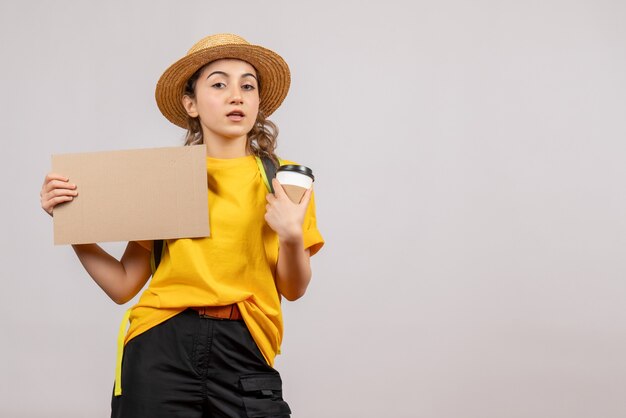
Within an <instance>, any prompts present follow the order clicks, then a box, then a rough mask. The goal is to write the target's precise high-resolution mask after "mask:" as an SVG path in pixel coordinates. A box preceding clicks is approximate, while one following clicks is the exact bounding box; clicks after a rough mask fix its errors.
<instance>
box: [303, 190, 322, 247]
mask: <svg viewBox="0 0 626 418" xmlns="http://www.w3.org/2000/svg"><path fill="white" fill-rule="evenodd" d="M302 230H303V238H304V248H305V249H307V248H308V249H309V252H310V255H314V254H315V253H317V252H318V251H319V250H320V249H321V248H322V246H324V238H322V234H321V233H320V231H319V230H318V229H317V219H316V217H315V192H313V194H312V195H311V201H310V202H309V207H308V208H307V211H306V214H305V216H304V222H303V223H302Z"/></svg>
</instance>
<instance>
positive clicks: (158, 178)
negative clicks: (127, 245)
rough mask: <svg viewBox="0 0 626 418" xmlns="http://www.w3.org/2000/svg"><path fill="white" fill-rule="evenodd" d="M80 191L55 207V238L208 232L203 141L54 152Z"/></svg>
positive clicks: (55, 162) (56, 165)
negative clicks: (184, 144)
mask: <svg viewBox="0 0 626 418" xmlns="http://www.w3.org/2000/svg"><path fill="white" fill-rule="evenodd" d="M52 171H53V172H54V173H58V174H61V175H64V176H66V177H69V179H70V183H73V184H76V186H77V191H78V196H77V197H76V198H75V199H74V200H73V201H71V202H68V203H63V204H61V205H59V206H57V207H55V208H54V218H53V219H54V243H55V244H57V245H58V244H85V243H93V242H107V241H137V240H152V239H167V238H193V237H206V236H209V215H208V213H209V209H208V190H207V174H206V148H205V147H204V146H203V145H197V146H187V147H173V148H153V149H138V150H125V151H107V152H92V153H81V154H61V155H53V156H52Z"/></svg>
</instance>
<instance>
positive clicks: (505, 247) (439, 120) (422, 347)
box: [0, 0, 626, 418]
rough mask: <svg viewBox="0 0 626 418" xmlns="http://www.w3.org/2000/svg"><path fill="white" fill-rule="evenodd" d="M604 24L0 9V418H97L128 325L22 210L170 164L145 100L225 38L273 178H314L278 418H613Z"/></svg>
mask: <svg viewBox="0 0 626 418" xmlns="http://www.w3.org/2000/svg"><path fill="white" fill-rule="evenodd" d="M182 4H185V5H187V8H186V9H182V8H181V5H182ZM625 18H626V3H624V2H622V1H618V0H613V1H610V0H593V1H592V0H580V1H565V0H542V1H518V2H512V1H509V2H505V1H500V2H498V1H487V0H483V1H473V2H470V1H462V0H444V1H439V2H426V1H404V2H403V1H397V0H396V1H393V0H389V1H385V2H376V3H367V2H357V1H345V2H339V1H336V2H335V1H316V2H295V1H263V2H260V1H241V2H216V1H206V0H205V1H197V0H194V1H185V2H174V1H165V0H158V1H154V0H151V1H147V0H144V1H139V0H137V1H130V2H129V1H124V2H123V1H119V0H116V1H106V2H104V1H103V2H85V1H55V2H49V1H17V0H14V1H7V0H4V1H2V3H0V37H1V39H2V42H0V54H1V57H2V58H1V62H2V65H0V92H1V94H0V106H1V107H0V110H1V115H2V116H0V132H1V136H0V138H1V139H0V141H2V142H1V143H2V151H1V153H0V158H1V164H0V173H1V174H2V180H3V181H2V183H3V187H2V189H1V191H2V192H1V194H2V204H1V205H0V211H1V212H0V213H1V221H0V222H1V228H2V229H1V231H0V232H1V233H0V237H1V238H0V239H1V241H0V242H1V245H2V256H1V257H2V263H1V265H2V269H1V270H0V283H1V285H2V291H1V292H0V318H1V319H0V321H1V322H0V324H1V329H0V330H1V331H2V334H1V335H2V343H1V344H0V376H2V378H1V379H0V415H1V416H3V417H64V418H69V417H81V418H82V417H106V416H108V414H109V403H110V395H111V390H112V387H113V375H114V358H115V338H116V332H117V329H118V324H119V321H120V320H121V317H122V313H123V311H124V310H125V309H126V308H127V307H128V306H130V304H129V305H128V306H125V307H119V306H117V305H115V304H114V303H113V302H111V301H109V300H107V298H106V296H105V295H104V293H102V292H101V291H100V289H99V288H98V287H97V286H96V285H95V284H94V283H93V282H92V281H91V279H90V278H89V277H88V276H87V275H86V273H84V271H83V270H82V267H81V266H80V264H79V262H78V261H77V260H76V258H75V256H74V254H73V252H72V250H71V248H69V247H55V246H53V245H52V223H51V220H50V218H49V217H48V216H47V215H45V214H44V212H43V211H42V210H41V208H40V207H39V202H38V198H39V196H38V193H39V189H40V187H41V183H42V182H43V177H44V175H45V173H46V172H47V171H48V170H49V168H50V156H51V154H53V153H64V152H83V151H98V150H113V149H129V148H146V147H155V146H174V145H177V144H179V143H180V139H181V137H182V131H181V130H180V129H178V128H176V127H175V126H173V125H171V124H169V122H167V120H166V119H165V118H163V117H162V116H161V115H160V113H159V111H158V109H157V107H156V104H155V102H154V98H153V97H154V86H155V83H156V81H157V79H158V77H159V76H160V75H161V73H162V72H163V70H164V69H165V68H166V67H167V66H169V65H170V64H171V63H172V62H173V61H175V60H176V59H178V58H179V57H180V56H182V55H183V54H184V53H185V52H186V50H187V49H188V48H189V47H191V45H192V44H193V43H195V41H196V40H198V39H200V38H201V37H203V36H205V35H208V34H211V33H218V32H234V33H239V34H241V35H242V36H244V37H246V38H247V39H248V40H250V41H251V42H253V43H259V44H262V45H265V46H267V47H269V48H271V49H274V50H276V51H277V52H279V53H280V54H281V55H283V57H284V58H285V59H286V60H287V62H288V63H289V64H290V66H291V69H292V72H293V84H292V90H291V92H290V94H289V96H288V98H287V100H286V101H285V103H284V105H283V107H282V108H281V109H280V110H279V111H278V112H277V113H276V114H275V116H274V117H273V120H274V121H275V122H276V123H277V124H278V125H279V127H280V128H281V135H280V138H279V140H280V148H279V150H280V152H279V154H280V155H281V156H284V157H286V158H290V159H293V160H297V161H300V162H302V163H304V164H307V165H309V166H311V167H313V168H314V170H315V173H316V179H317V181H316V194H317V204H318V216H319V226H320V228H321V230H322V232H323V234H324V236H325V238H326V240H327V244H326V247H325V248H324V250H323V251H322V252H321V253H320V254H319V255H317V256H315V257H314V261H313V268H314V279H313V283H312V285H311V286H310V288H309V291H308V293H307V295H306V296H305V297H304V298H303V299H301V300H300V301H297V302H295V303H289V302H287V303H285V304H284V310H285V321H286V334H285V340H284V347H283V351H284V354H283V355H282V356H280V357H279V359H278V361H277V368H278V369H279V370H280V371H281V374H282V375H283V380H284V382H285V383H284V384H285V396H286V399H287V401H288V402H289V403H290V405H291V407H292V409H293V410H294V417H297V418H320V417H331V418H332V417H358V418H366V417H420V418H421V417H424V418H518V417H519V418H528V417H532V418H540V417H546V418H555V417H567V418H579V417H580V418H583V417H585V418H587V417H603V418H613V417H615V418H617V417H623V416H626V403H624V401H623V389H624V385H625V384H626V357H625V356H624V352H626V310H625V309H624V303H623V300H624V293H625V291H626V282H625V281H624V277H625V273H626V261H625V260H626V259H625V257H624V254H625V253H626V217H625V216H624V214H625V213H626V211H625V209H626V189H625V187H624V183H625V182H624V180H625V179H626V165H625V164H624V156H625V151H626V141H624V139H625V137H626V118H625V115H626V29H625V28H626V26H625V25H624V21H625ZM105 247H106V248H108V249H110V250H111V251H112V252H113V253H114V254H116V255H120V254H121V251H122V249H123V245H122V244H107V245H106V246H105Z"/></svg>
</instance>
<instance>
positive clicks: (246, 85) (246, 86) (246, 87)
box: [241, 84, 256, 91]
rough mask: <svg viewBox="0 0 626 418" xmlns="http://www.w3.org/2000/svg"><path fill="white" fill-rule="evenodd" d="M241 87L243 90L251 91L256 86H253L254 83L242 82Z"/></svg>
mask: <svg viewBox="0 0 626 418" xmlns="http://www.w3.org/2000/svg"><path fill="white" fill-rule="evenodd" d="M241 88H242V89H244V90H245V91H251V90H254V89H256V87H254V85H252V84H244V85H243V86H241Z"/></svg>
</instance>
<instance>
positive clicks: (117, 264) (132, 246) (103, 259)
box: [72, 241, 152, 305]
mask: <svg viewBox="0 0 626 418" xmlns="http://www.w3.org/2000/svg"><path fill="white" fill-rule="evenodd" d="M149 245H152V244H151V241H142V242H135V241H131V242H129V243H128V245H127V246H126V251H124V255H123V256H122V258H121V260H119V261H118V260H117V259H116V258H115V257H113V256H111V255H110V254H109V253H107V252H106V251H104V250H103V249H102V248H101V247H100V246H99V245H97V244H80V245H72V247H73V248H74V252H75V253H76V255H77V256H78V259H79V260H80V262H81V263H82V265H83V267H85V270H86V271H87V273H89V275H90V276H91V278H92V279H93V280H94V281H95V282H96V284H97V285H98V286H100V288H101V289H102V290H104V293H106V294H107V295H108V296H109V297H110V298H111V299H112V300H113V301H114V302H115V303H117V304H119V305H122V304H124V303H126V302H128V301H129V300H131V299H132V298H133V297H135V295H136V294H137V293H138V292H139V291H140V290H141V288H142V287H143V286H144V284H146V282H147V281H148V278H149V277H150V274H151V270H150V251H151V247H149Z"/></svg>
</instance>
